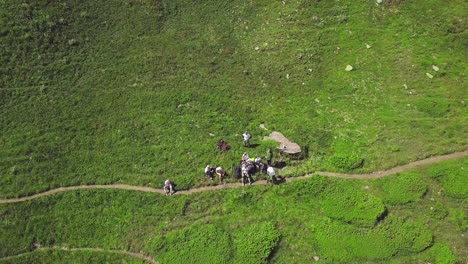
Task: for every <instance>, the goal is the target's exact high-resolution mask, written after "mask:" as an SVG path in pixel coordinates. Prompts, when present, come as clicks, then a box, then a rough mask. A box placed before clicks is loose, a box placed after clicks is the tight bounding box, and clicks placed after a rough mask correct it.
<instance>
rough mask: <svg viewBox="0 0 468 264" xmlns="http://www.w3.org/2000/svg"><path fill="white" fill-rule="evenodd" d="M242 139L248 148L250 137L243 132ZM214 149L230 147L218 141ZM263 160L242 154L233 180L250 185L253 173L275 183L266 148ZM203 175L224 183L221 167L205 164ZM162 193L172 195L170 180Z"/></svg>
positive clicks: (270, 160)
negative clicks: (262, 174)
mask: <svg viewBox="0 0 468 264" xmlns="http://www.w3.org/2000/svg"><path fill="white" fill-rule="evenodd" d="M242 137H243V139H244V146H245V147H250V138H251V137H252V136H251V135H250V133H249V132H248V131H245V132H244V133H243V134H242ZM216 147H217V148H218V149H219V150H221V151H226V150H228V149H230V146H229V145H228V144H227V142H226V141H224V140H223V139H220V140H219V141H218V142H217V143H216ZM265 159H266V163H264V162H263V160H262V158H261V157H256V158H251V157H250V156H249V154H248V153H247V152H244V154H242V158H241V160H240V162H239V164H238V165H236V166H235V168H234V175H233V176H234V178H236V179H242V186H245V184H247V183H248V184H249V185H252V182H253V179H252V175H253V174H255V173H264V174H266V181H267V183H275V182H276V180H277V179H276V173H275V169H274V168H273V166H272V160H273V151H272V150H271V148H268V150H267V153H266V156H265ZM205 175H206V176H207V177H208V178H209V179H210V180H214V178H215V177H216V176H215V175H217V176H218V177H219V181H220V182H224V179H225V177H226V171H225V170H224V169H223V168H222V167H221V166H218V165H215V166H211V165H210V164H207V165H206V167H205ZM164 193H165V194H166V195H172V194H174V182H173V181H172V180H170V179H168V180H166V181H165V182H164Z"/></svg>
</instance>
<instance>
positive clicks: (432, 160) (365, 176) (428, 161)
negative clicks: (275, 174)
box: [0, 150, 468, 204]
mask: <svg viewBox="0 0 468 264" xmlns="http://www.w3.org/2000/svg"><path fill="white" fill-rule="evenodd" d="M465 156H468V150H465V151H462V152H455V153H451V154H447V155H442V156H434V157H430V158H427V159H423V160H418V161H414V162H411V163H408V164H406V165H401V166H397V167H394V168H391V169H388V170H384V171H378V172H373V173H368V174H345V173H335V172H326V171H317V172H314V173H312V174H307V175H305V176H301V177H293V178H288V181H297V180H303V179H306V178H310V177H312V176H316V175H320V176H327V177H338V178H345V179H376V178H381V177H385V176H388V175H392V174H396V173H399V172H402V171H406V170H410V169H413V168H417V167H421V166H425V165H428V164H432V163H436V162H439V161H444V160H450V159H456V158H462V157H465ZM263 184H266V181H265V180H260V181H256V182H255V185H263ZM238 187H242V184H241V183H240V182H236V183H228V184H222V185H216V186H205V187H200V188H196V189H191V190H187V191H178V192H177V194H186V195H187V194H192V193H199V192H205V191H211V190H221V189H231V188H238ZM81 189H121V190H131V191H138V192H150V193H159V194H164V192H163V191H162V190H160V189H155V188H152V187H143V186H132V185H126V184H109V185H78V186H69V187H60V188H57V189H53V190H49V191H46V192H42V193H37V194H33V195H31V196H25V197H21V198H9V199H0V204H2V203H3V204H4V203H18V202H24V201H28V200H33V199H37V198H40V197H44V196H49V195H53V194H56V193H61V192H67V191H72V190H81Z"/></svg>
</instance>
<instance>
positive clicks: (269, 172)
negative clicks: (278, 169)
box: [266, 166, 276, 183]
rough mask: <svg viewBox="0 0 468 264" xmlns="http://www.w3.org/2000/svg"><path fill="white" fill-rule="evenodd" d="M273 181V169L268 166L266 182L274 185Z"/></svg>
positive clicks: (274, 179)
mask: <svg viewBox="0 0 468 264" xmlns="http://www.w3.org/2000/svg"><path fill="white" fill-rule="evenodd" d="M275 181H276V173H275V169H274V168H273V167H272V166H268V169H267V177H266V182H267V183H275Z"/></svg>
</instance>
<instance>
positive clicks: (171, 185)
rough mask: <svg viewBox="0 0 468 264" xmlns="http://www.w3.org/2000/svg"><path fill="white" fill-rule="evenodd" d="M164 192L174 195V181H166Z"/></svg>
mask: <svg viewBox="0 0 468 264" xmlns="http://www.w3.org/2000/svg"><path fill="white" fill-rule="evenodd" d="M164 193H165V194H166V195H173V194H174V182H172V180H170V179H168V180H166V181H165V182H164Z"/></svg>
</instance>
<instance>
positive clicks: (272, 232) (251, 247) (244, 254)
mask: <svg viewBox="0 0 468 264" xmlns="http://www.w3.org/2000/svg"><path fill="white" fill-rule="evenodd" d="M279 238H280V233H279V232H278V230H277V229H276V227H275V225H274V224H273V223H271V222H264V223H258V224H253V225H250V226H247V227H245V228H243V229H240V230H237V231H235V232H234V245H235V248H236V255H235V258H234V263H242V264H248V263H252V264H257V263H266V262H267V259H268V257H269V256H270V254H271V252H272V250H273V249H274V248H275V247H276V244H277V243H278V241H279Z"/></svg>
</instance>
